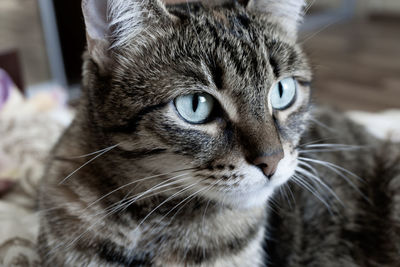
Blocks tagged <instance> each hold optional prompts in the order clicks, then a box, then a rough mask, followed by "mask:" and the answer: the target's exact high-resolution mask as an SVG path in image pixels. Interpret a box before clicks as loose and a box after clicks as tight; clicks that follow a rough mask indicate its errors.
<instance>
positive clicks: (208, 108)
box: [175, 93, 215, 124]
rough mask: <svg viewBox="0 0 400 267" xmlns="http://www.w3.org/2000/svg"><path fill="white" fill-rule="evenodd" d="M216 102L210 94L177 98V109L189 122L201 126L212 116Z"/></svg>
mask: <svg viewBox="0 0 400 267" xmlns="http://www.w3.org/2000/svg"><path fill="white" fill-rule="evenodd" d="M214 102H215V101H214V98H213V97H212V96H211V95H209V94H205V93H201V94H190V95H183V96H179V97H177V98H176V99H175V107H176V110H177V111H178V113H179V115H181V117H182V118H184V119H185V120H186V121H187V122H190V123H195V124H200V123H204V122H206V121H207V120H208V119H209V117H210V116H211V113H212V111H213V107H214Z"/></svg>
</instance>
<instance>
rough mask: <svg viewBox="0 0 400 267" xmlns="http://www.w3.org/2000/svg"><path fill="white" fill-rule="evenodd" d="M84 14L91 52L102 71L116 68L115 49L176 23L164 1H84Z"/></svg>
mask: <svg viewBox="0 0 400 267" xmlns="http://www.w3.org/2000/svg"><path fill="white" fill-rule="evenodd" d="M82 11H83V16H84V18H85V25H86V37H87V45H88V51H89V54H90V56H91V58H92V59H93V60H94V61H95V62H96V63H97V64H98V65H99V67H100V68H107V67H108V66H112V57H111V54H110V53H111V51H112V50H113V49H118V48H122V47H124V46H125V45H127V44H128V43H129V42H130V41H131V40H133V39H134V38H138V37H139V36H140V34H141V33H143V32H146V31H151V29H152V27H153V26H154V25H156V24H158V25H164V26H165V25H166V24H167V23H169V22H172V21H173V20H174V16H172V15H171V14H169V13H168V11H167V10H166V8H165V5H164V4H163V3H162V2H161V1H160V0H82Z"/></svg>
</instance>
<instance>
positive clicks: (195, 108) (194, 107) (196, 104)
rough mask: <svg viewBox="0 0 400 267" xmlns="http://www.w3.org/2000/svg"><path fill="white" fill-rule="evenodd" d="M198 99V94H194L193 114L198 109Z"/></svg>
mask: <svg viewBox="0 0 400 267" xmlns="http://www.w3.org/2000/svg"><path fill="white" fill-rule="evenodd" d="M199 98H200V96H199V95H198V94H195V95H194V96H193V101H192V109H193V112H196V110H197V108H198V107H199Z"/></svg>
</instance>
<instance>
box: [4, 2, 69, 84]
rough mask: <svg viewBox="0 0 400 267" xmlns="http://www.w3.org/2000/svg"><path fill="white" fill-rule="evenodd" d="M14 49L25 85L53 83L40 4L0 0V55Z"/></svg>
mask: <svg viewBox="0 0 400 267" xmlns="http://www.w3.org/2000/svg"><path fill="white" fill-rule="evenodd" d="M61 1H65V0H61ZM11 49H16V50H17V52H18V54H19V59H20V63H21V65H22V75H23V80H24V83H25V85H28V86H29V85H33V84H37V83H41V82H45V81H47V80H49V79H50V73H49V67H48V63H47V55H46V47H45V43H44V36H43V31H42V27H41V20H40V15H39V7H38V4H37V0H0V53H2V52H5V51H7V50H11Z"/></svg>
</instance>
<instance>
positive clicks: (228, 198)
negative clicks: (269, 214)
mask: <svg viewBox="0 0 400 267" xmlns="http://www.w3.org/2000/svg"><path fill="white" fill-rule="evenodd" d="M274 189H275V188H274V187H271V186H268V185H265V186H263V187H261V188H257V189H255V190H249V191H248V192H243V191H241V192H224V193H221V192H220V193H219V194H215V195H214V194H208V196H207V197H208V198H211V199H212V200H214V201H215V202H217V203H219V204H221V206H225V207H230V208H232V209H251V208H257V207H261V206H265V205H266V203H267V202H268V200H269V199H270V197H271V196H272V194H273V193H274Z"/></svg>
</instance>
